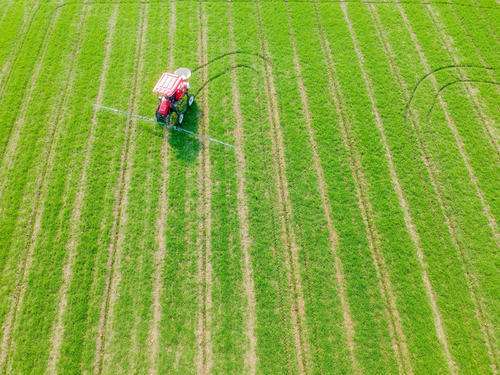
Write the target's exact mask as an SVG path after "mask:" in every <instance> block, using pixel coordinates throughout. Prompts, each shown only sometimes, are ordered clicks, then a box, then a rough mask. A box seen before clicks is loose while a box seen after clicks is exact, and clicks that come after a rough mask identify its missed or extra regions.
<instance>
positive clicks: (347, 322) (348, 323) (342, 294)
mask: <svg viewBox="0 0 500 375" xmlns="http://www.w3.org/2000/svg"><path fill="white" fill-rule="evenodd" d="M286 7H287V16H288V30H289V35H290V39H291V41H292V49H293V62H294V66H295V72H296V74H297V81H298V82H297V84H298V87H299V91H300V99H301V102H302V109H303V111H304V117H305V124H306V129H307V133H308V138H309V145H310V146H311V151H312V154H313V167H314V170H315V172H316V178H317V179H318V189H319V192H320V196H321V203H322V207H323V214H324V216H325V219H326V226H327V229H328V239H329V242H330V251H331V255H332V259H333V264H334V267H335V280H336V282H337V293H338V295H339V299H340V304H341V307H342V317H343V325H344V331H345V335H346V343H347V348H348V351H349V357H350V360H351V365H352V370H353V372H354V373H361V368H360V366H359V362H358V359H357V358H356V345H355V342H354V336H355V332H354V321H353V319H352V316H351V311H350V307H349V301H348V298H347V291H346V281H345V276H344V271H343V265H342V260H341V259H340V257H339V256H338V253H337V251H338V246H339V238H338V235H337V231H336V230H335V226H334V223H333V217H332V213H331V203H330V198H329V197H328V184H327V182H326V179H325V174H324V171H323V167H322V166H321V158H320V156H319V151H318V143H317V141H316V132H315V130H314V128H313V125H312V121H313V120H312V114H311V111H310V109H309V99H308V96H307V92H306V88H305V84H304V78H303V75H302V66H301V63H300V59H299V53H298V49H297V38H296V35H295V31H294V29H293V26H292V21H291V15H290V8H289V6H288V2H286Z"/></svg>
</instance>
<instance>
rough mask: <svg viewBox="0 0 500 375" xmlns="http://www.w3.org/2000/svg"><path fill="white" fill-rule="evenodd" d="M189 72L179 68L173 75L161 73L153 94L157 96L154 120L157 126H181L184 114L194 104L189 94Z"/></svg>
mask: <svg viewBox="0 0 500 375" xmlns="http://www.w3.org/2000/svg"><path fill="white" fill-rule="evenodd" d="M190 76H191V71H190V70H189V69H187V68H179V69H177V70H176V71H175V72H174V73H169V72H166V73H163V74H162V75H161V77H160V79H159V80H158V82H157V83H156V85H155V87H154V89H153V92H154V93H155V94H156V95H158V100H159V103H158V107H157V109H156V120H157V122H158V123H159V124H164V125H168V126H175V125H177V124H179V125H181V124H182V122H183V120H184V114H185V113H186V111H187V109H188V107H191V105H192V104H193V102H194V96H193V95H190V94H189V81H188V80H189V77H190Z"/></svg>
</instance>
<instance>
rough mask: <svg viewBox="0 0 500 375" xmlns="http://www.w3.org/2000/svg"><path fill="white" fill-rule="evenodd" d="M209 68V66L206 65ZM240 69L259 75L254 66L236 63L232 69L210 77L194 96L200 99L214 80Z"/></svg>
mask: <svg viewBox="0 0 500 375" xmlns="http://www.w3.org/2000/svg"><path fill="white" fill-rule="evenodd" d="M206 66H208V64H207V65H206ZM238 68H245V69H250V70H251V71H253V72H255V73H257V70H256V69H255V68H254V67H253V66H250V65H247V64H236V63H234V64H233V65H231V66H230V67H228V68H226V69H225V70H223V71H221V72H219V73H216V74H214V75H213V76H211V77H209V78H208V79H206V80H205V81H204V82H203V83H202V84H201V86H200V87H199V88H198V90H196V92H195V93H194V95H195V96H196V97H198V95H199V93H200V92H202V91H203V89H205V87H207V85H208V84H209V83H210V82H212V81H213V80H215V79H217V78H220V77H222V76H224V75H226V74H229V73H231V72H232V71H233V70H235V69H238Z"/></svg>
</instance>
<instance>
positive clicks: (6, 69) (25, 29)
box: [0, 0, 47, 98]
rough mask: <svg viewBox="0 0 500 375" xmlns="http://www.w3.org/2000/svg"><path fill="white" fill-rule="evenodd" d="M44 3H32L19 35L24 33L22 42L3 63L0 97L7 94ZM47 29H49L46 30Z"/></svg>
mask: <svg viewBox="0 0 500 375" xmlns="http://www.w3.org/2000/svg"><path fill="white" fill-rule="evenodd" d="M41 5H42V3H41V0H36V3H35V4H33V5H32V9H33V11H32V12H31V13H30V14H29V15H28V16H26V21H23V24H22V26H21V27H22V28H21V30H20V31H19V33H18V35H22V37H21V42H19V43H16V48H15V49H14V51H13V52H12V53H11V54H10V55H9V58H8V60H7V61H6V62H5V63H4V64H3V66H2V70H1V71H0V98H3V96H4V94H5V89H6V88H7V84H8V83H9V80H10V77H11V75H12V70H13V68H14V66H15V62H16V60H17V59H18V57H19V52H20V51H21V49H22V47H23V46H24V43H25V42H26V39H27V38H28V33H29V31H30V29H31V25H32V24H33V21H34V20H35V17H36V15H37V14H38V10H39V9H40V6H41ZM45 31H47V29H46V30H45Z"/></svg>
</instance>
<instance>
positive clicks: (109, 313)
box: [93, 4, 149, 374]
mask: <svg viewBox="0 0 500 375" xmlns="http://www.w3.org/2000/svg"><path fill="white" fill-rule="evenodd" d="M140 9H141V10H140V15H141V16H140V17H141V21H140V25H139V28H138V30H137V47H136V51H135V56H136V67H135V75H134V81H133V85H132V90H131V93H132V94H131V97H130V101H129V106H128V112H130V113H135V112H137V105H138V100H137V96H138V94H139V91H140V84H141V78H142V74H143V70H144V69H143V66H144V49H145V45H146V33H147V30H148V12H149V5H148V4H141V7H140ZM136 122H137V120H136V118H135V117H129V118H128V120H127V125H126V128H125V144H124V147H123V150H122V154H121V161H120V176H119V180H118V184H117V187H116V191H115V207H114V209H113V216H114V220H113V226H112V230H111V233H112V238H111V241H110V244H109V249H108V262H107V270H108V272H107V275H106V285H105V289H104V295H103V299H102V302H101V307H100V314H99V325H98V331H97V338H96V349H95V358H94V365H93V371H94V373H95V374H100V373H101V372H102V370H103V367H105V366H106V365H107V362H108V361H109V353H106V341H107V340H109V339H111V337H110V336H111V335H112V328H113V314H114V306H115V303H116V300H117V299H118V285H119V284H120V281H121V273H120V263H121V257H122V250H123V243H124V240H125V227H126V223H127V206H128V192H129V189H130V180H131V175H132V167H133V166H132V163H133V160H132V157H133V155H134V151H135V133H136Z"/></svg>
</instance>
